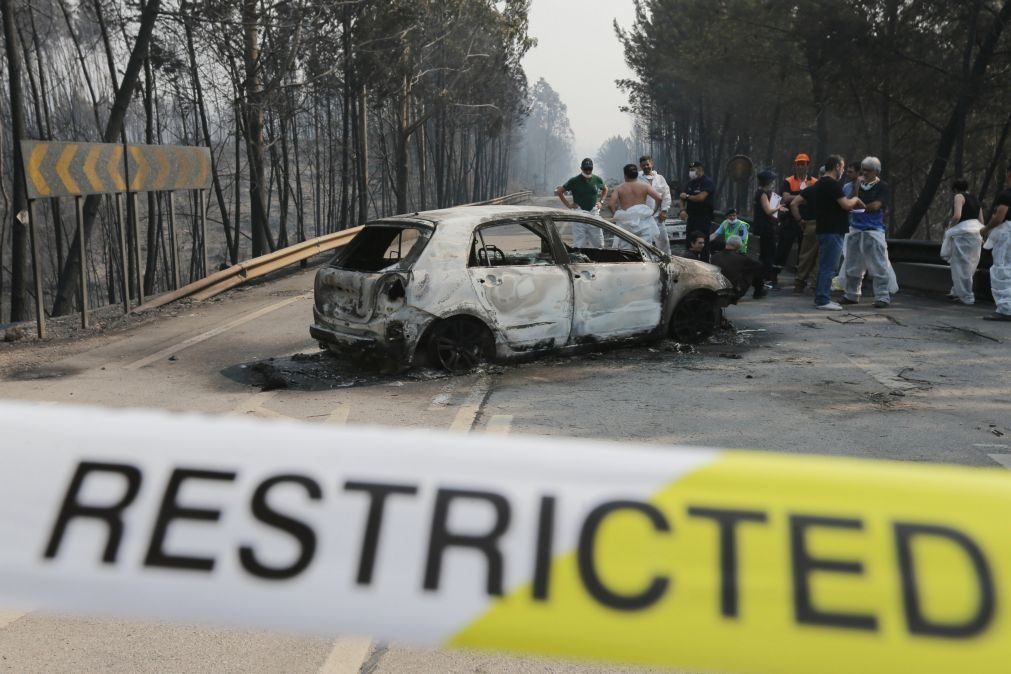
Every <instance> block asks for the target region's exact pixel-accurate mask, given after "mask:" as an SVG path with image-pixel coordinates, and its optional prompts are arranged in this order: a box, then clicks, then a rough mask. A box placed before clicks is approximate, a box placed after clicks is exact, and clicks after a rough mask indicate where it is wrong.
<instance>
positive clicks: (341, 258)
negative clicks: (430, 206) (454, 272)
mask: <svg viewBox="0 0 1011 674" xmlns="http://www.w3.org/2000/svg"><path fill="white" fill-rule="evenodd" d="M426 239H427V232H423V231H422V230H420V229H416V228H413V227H392V226H381V225H380V226H366V227H365V228H364V229H363V230H362V231H361V232H359V233H358V235H357V236H355V238H354V240H353V241H352V242H351V244H350V245H348V247H347V248H346V249H344V250H343V251H341V252H340V253H338V254H337V256H336V257H335V258H334V259H333V261H332V263H331V264H332V265H333V266H335V267H340V268H341V269H348V270H351V271H365V272H377V271H396V270H402V269H405V268H406V266H407V265H408V264H409V262H410V260H412V259H413V258H414V257H417V254H418V253H420V251H421V248H422V247H423V246H424V243H423V242H424V241H425V240H426Z"/></svg>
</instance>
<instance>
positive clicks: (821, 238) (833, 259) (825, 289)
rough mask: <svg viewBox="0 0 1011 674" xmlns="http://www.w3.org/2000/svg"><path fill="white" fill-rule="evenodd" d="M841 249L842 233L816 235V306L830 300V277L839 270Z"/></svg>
mask: <svg viewBox="0 0 1011 674" xmlns="http://www.w3.org/2000/svg"><path fill="white" fill-rule="evenodd" d="M842 249H843V235H842V234H819V235H818V281H817V283H816V284H815V286H814V303H815V305H816V306H819V307H820V306H821V305H823V304H828V303H829V302H831V301H832V279H833V278H834V277H835V275H836V272H838V271H839V260H840V259H841V258H842Z"/></svg>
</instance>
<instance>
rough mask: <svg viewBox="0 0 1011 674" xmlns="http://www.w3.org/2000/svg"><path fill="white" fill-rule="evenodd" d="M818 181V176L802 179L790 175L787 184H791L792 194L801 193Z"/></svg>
mask: <svg viewBox="0 0 1011 674" xmlns="http://www.w3.org/2000/svg"><path fill="white" fill-rule="evenodd" d="M816 182H818V179H817V178H812V177H811V176H808V177H807V178H804V180H803V181H801V180H800V179H799V178H798V177H797V176H790V177H789V178H787V179H786V184H787V185H789V186H790V194H800V191H801V190H803V189H805V188H808V187H810V186H811V185H814V184H815V183H816Z"/></svg>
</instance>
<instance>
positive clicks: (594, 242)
mask: <svg viewBox="0 0 1011 674" xmlns="http://www.w3.org/2000/svg"><path fill="white" fill-rule="evenodd" d="M572 210H574V211H578V212H580V213H589V214H590V215H595V216H597V217H598V218H599V217H600V209H599V208H594V209H593V210H592V211H584V210H583V209H582V208H579V207H578V206H577V207H576V208H573V209H572ZM572 243H573V245H574V246H575V247H576V248H597V249H600V248H603V247H604V230H602V229H601V228H600V227H594V226H593V225H584V224H583V223H581V222H574V223H572Z"/></svg>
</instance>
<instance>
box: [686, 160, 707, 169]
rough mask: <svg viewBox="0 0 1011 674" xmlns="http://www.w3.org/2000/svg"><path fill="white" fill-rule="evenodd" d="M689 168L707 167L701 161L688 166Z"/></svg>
mask: <svg viewBox="0 0 1011 674" xmlns="http://www.w3.org/2000/svg"><path fill="white" fill-rule="evenodd" d="M688 168H690V169H691V168H705V166H703V165H702V162H700V161H693V162H691V163H690V164H688Z"/></svg>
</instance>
